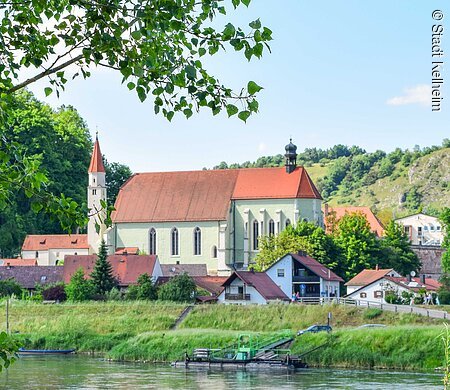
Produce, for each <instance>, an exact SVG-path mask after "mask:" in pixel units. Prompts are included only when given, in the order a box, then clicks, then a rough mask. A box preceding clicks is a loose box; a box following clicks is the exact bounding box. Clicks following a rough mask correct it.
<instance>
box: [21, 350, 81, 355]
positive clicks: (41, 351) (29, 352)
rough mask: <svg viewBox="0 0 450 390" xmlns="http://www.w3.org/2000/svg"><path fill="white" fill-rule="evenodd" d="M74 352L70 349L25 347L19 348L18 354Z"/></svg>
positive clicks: (64, 353) (63, 353) (67, 353)
mask: <svg viewBox="0 0 450 390" xmlns="http://www.w3.org/2000/svg"><path fill="white" fill-rule="evenodd" d="M74 352H75V348H72V349H25V348H19V352H18V353H19V356H21V355H69V354H71V353H74Z"/></svg>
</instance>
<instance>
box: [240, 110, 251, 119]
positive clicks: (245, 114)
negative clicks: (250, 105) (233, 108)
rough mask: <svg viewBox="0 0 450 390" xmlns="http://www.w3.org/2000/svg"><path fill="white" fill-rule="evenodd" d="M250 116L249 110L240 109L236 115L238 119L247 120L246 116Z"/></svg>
mask: <svg viewBox="0 0 450 390" xmlns="http://www.w3.org/2000/svg"><path fill="white" fill-rule="evenodd" d="M249 116H250V111H241V112H240V113H239V115H238V117H239V119H241V120H243V121H244V122H247V119H248V117H249Z"/></svg>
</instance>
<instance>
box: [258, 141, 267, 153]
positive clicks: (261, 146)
mask: <svg viewBox="0 0 450 390" xmlns="http://www.w3.org/2000/svg"><path fill="white" fill-rule="evenodd" d="M266 150H267V145H266V144H265V143H264V142H260V143H259V145H258V152H265V151H266Z"/></svg>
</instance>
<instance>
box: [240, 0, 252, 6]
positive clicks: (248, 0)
mask: <svg viewBox="0 0 450 390" xmlns="http://www.w3.org/2000/svg"><path fill="white" fill-rule="evenodd" d="M241 1H242V4H244V5H245V6H246V7H248V5H249V4H250V1H251V0H241Z"/></svg>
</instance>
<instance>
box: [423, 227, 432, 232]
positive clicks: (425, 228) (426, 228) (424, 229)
mask: <svg viewBox="0 0 450 390" xmlns="http://www.w3.org/2000/svg"><path fill="white" fill-rule="evenodd" d="M427 230H428V226H424V227H423V231H424V232H426V231H427ZM430 230H431V229H430Z"/></svg>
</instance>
